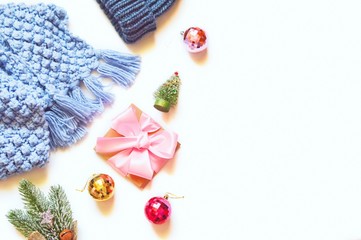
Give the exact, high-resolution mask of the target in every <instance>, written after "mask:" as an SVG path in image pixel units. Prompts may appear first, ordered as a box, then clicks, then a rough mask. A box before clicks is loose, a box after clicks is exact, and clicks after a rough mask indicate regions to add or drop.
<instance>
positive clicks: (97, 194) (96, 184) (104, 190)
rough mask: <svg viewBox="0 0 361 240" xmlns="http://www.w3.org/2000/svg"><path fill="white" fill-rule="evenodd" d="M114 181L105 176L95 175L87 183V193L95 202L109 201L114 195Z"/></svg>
mask: <svg viewBox="0 0 361 240" xmlns="http://www.w3.org/2000/svg"><path fill="white" fill-rule="evenodd" d="M114 187H115V185H114V180H113V178H111V177H110V176H109V175H107V174H103V173H101V174H97V175H95V176H94V177H93V178H92V179H90V180H89V183H88V191H89V194H90V196H92V197H93V198H94V199H95V200H97V201H105V200H108V199H110V198H111V197H112V196H113V194H114Z"/></svg>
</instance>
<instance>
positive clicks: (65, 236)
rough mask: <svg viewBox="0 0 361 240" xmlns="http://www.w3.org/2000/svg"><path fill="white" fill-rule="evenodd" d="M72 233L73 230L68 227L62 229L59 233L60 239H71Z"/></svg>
mask: <svg viewBox="0 0 361 240" xmlns="http://www.w3.org/2000/svg"><path fill="white" fill-rule="evenodd" d="M73 237H74V234H73V231H72V230H70V229H64V230H63V231H62V232H61V233H60V234H59V238H60V240H73Z"/></svg>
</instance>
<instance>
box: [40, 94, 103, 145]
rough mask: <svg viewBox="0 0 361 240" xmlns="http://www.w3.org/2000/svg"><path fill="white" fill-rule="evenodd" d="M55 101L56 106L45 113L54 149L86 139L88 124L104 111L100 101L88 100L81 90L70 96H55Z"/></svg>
mask: <svg viewBox="0 0 361 240" xmlns="http://www.w3.org/2000/svg"><path fill="white" fill-rule="evenodd" d="M54 100H55V102H54V105H53V106H52V107H51V108H50V110H49V111H47V112H46V113H45V119H46V121H47V123H48V126H49V132H50V146H51V148H52V149H53V148H56V147H67V146H69V145H71V144H73V143H76V142H77V141H78V140H80V139H81V138H82V137H84V135H85V134H86V128H85V127H86V125H87V123H89V122H90V121H91V120H92V118H93V116H94V115H95V114H96V113H98V112H101V111H102V110H103V104H102V103H101V102H100V101H99V100H90V99H87V98H86V97H85V96H84V94H83V92H82V91H81V90H80V88H76V89H75V90H74V91H73V92H72V93H71V94H70V96H62V95H55V96H54Z"/></svg>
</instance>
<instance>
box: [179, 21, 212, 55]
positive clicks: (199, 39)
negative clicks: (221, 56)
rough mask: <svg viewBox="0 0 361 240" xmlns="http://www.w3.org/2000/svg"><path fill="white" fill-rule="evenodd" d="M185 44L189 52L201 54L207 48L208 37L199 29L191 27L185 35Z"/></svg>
mask: <svg viewBox="0 0 361 240" xmlns="http://www.w3.org/2000/svg"><path fill="white" fill-rule="evenodd" d="M183 42H184V44H185V45H186V47H187V50H188V51H189V52H191V53H197V52H201V51H203V50H204V49H206V48H207V35H206V33H205V32H204V31H203V30H202V29H200V28H199V27H190V28H188V29H187V30H186V31H185V32H184V33H183Z"/></svg>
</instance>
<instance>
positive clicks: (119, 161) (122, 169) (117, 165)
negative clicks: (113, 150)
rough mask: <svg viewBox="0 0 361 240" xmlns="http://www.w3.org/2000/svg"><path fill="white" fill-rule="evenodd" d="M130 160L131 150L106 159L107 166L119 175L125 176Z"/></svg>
mask: <svg viewBox="0 0 361 240" xmlns="http://www.w3.org/2000/svg"><path fill="white" fill-rule="evenodd" d="M131 159H132V150H130V149H128V150H124V151H121V152H119V153H117V154H116V155H114V156H112V157H111V158H109V159H108V161H107V162H108V164H109V165H110V166H112V167H113V168H114V169H115V170H116V171H117V172H119V173H120V174H121V175H123V176H126V175H127V174H128V171H129V165H130V162H131Z"/></svg>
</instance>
